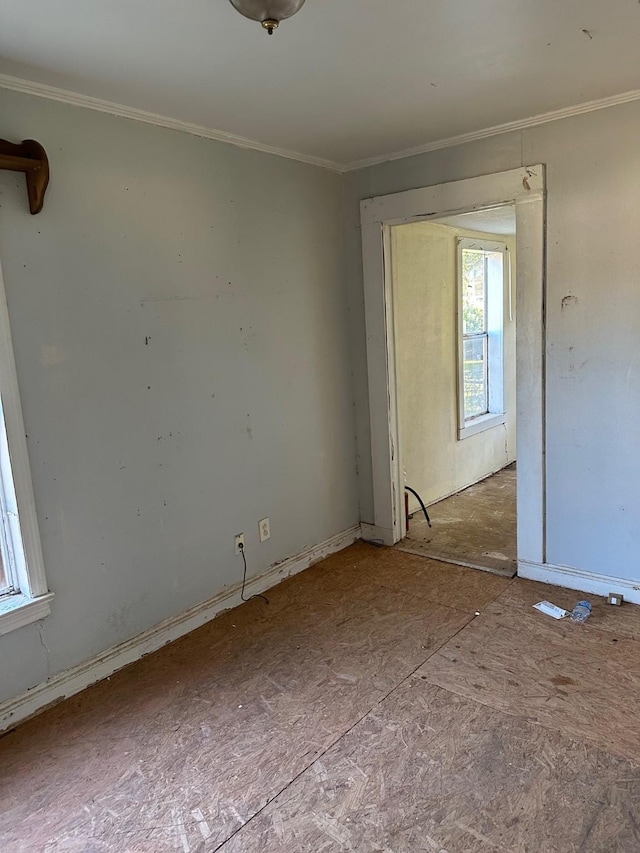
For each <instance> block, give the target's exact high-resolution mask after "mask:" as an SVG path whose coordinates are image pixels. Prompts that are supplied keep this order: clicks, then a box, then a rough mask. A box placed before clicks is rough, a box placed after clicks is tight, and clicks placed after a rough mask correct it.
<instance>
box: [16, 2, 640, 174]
mask: <svg viewBox="0 0 640 853" xmlns="http://www.w3.org/2000/svg"><path fill="white" fill-rule="evenodd" d="M0 22H1V26H0V73H4V74H8V75H13V76H16V77H21V78H24V79H27V80H31V81H35V82H38V83H45V84H49V85H52V86H57V87H61V88H64V89H68V90H71V91H74V92H78V93H82V94H86V95H91V96H94V97H98V98H103V99H106V100H109V101H114V102H117V103H120V104H124V105H127V106H130V107H136V108H139V109H144V110H148V111H151V112H155V113H159V114H162V115H165V116H170V117H172V118H176V119H181V120H183V121H186V122H191V123H195V124H199V125H204V126H206V127H209V128H215V129H218V130H222V131H226V132H228V133H233V134H238V135H241V136H244V137H248V138H249V139H252V140H256V141H258V142H260V143H263V144H266V145H272V146H278V147H281V148H285V149H288V150H291V151H295V152H299V153H302V154H305V155H308V156H314V157H319V158H324V159H327V160H331V161H334V162H336V163H340V164H348V163H352V162H353V161H359V160H362V159H366V158H370V157H379V156H383V155H387V154H393V153H395V152H398V151H401V150H404V149H408V148H411V147H414V146H420V145H423V144H425V143H429V142H432V141H435V140H439V139H443V138H447V137H451V136H455V135H458V134H463V133H467V132H471V131H476V130H480V129H483V128H487V127H491V126H494V125H498V124H502V123H505V122H511V121H517V120H520V119H524V118H527V117H529V116H533V115H537V114H539V113H544V112H547V111H551V110H556V109H560V108H563V107H568V106H572V105H575V104H579V103H582V102H585V101H589V100H593V99H599V98H603V97H607V96H610V95H614V94H618V93H621V92H625V91H628V90H631V89H637V88H640V61H639V57H638V53H639V45H640V3H638V2H637V0H482V2H480V0H307V2H306V4H305V6H304V7H303V8H302V10H301V11H300V12H299V13H298V15H296V16H295V17H294V18H292V19H290V20H288V21H285V22H283V24H282V25H281V27H280V29H279V30H278V31H277V32H276V33H275V34H274V35H273V36H268V35H267V34H266V33H265V32H264V31H263V30H262V29H261V28H260V26H259V25H258V24H256V23H254V22H252V21H249V20H247V19H245V18H243V17H241V16H240V15H239V14H238V13H237V12H236V11H235V10H234V9H233V7H232V6H231V5H230V3H229V2H228V0H179V2H176V0H20V2H16V0H0ZM585 31H586V32H585Z"/></svg>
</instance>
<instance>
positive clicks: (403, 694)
mask: <svg viewBox="0 0 640 853" xmlns="http://www.w3.org/2000/svg"><path fill="white" fill-rule="evenodd" d="M575 597H576V594H575V593H571V592H568V591H563V590H558V589H557V588H548V587H545V586H543V585H541V584H535V583H532V582H528V581H522V580H519V579H515V580H509V579H506V578H503V577H498V576H492V575H482V574H481V573H479V572H477V571H474V570H472V569H467V568H462V567H460V566H447V565H445V564H443V563H441V562H435V561H431V560H427V559H424V558H421V557H416V556H413V555H411V554H405V553H402V552H399V551H395V550H393V549H375V548H372V547H371V546H367V545H364V544H359V545H356V546H353V547H352V548H349V549H347V550H345V551H344V552H342V553H341V554H338V555H335V556H334V557H331V558H329V559H328V560H325V561H324V562H323V563H320V564H318V565H317V566H315V567H313V568H312V569H310V570H308V571H307V572H304V573H303V574H301V575H298V576H297V577H295V578H292V579H290V580H288V581H286V582H285V583H283V584H281V585H280V586H278V587H277V588H275V589H274V590H272V591H271V592H270V594H269V599H270V603H269V605H268V606H267V605H265V604H264V603H263V602H261V601H259V600H254V601H251V602H249V603H248V604H245V605H243V606H242V607H240V608H238V609H236V610H234V611H230V612H228V613H226V614H224V615H222V616H221V617H219V618H218V619H216V620H215V621H214V622H212V623H210V624H209V625H206V626H204V627H203V628H201V629H199V630H197V631H195V632H194V633H192V634H191V635H189V636H188V637H185V638H183V639H182V640H179V641H177V642H176V643H173V644H172V645H170V646H167V647H165V648H164V649H162V650H160V651H159V652H156V653H155V654H153V655H150V656H149V657H147V658H145V659H144V660H142V661H140V662H138V663H136V664H134V665H132V666H130V667H128V668H127V669H125V670H123V671H122V672H120V673H118V674H116V675H115V676H112V677H111V679H110V680H109V681H105V682H102V683H101V684H99V685H96V686H95V687H93V688H91V689H89V690H87V691H85V692H84V693H82V694H80V695H78V696H76V697H73V698H72V699H70V700H68V701H66V702H64V703H61V704H60V705H58V706H56V707H55V708H53V709H51V710H49V711H47V712H45V713H43V714H41V715H40V716H39V717H37V718H35V719H33V720H31V721H29V722H27V723H25V724H23V725H22V726H20V727H19V728H18V729H16V730H15V731H14V732H12V733H9V734H8V735H6V736H5V737H3V738H1V739H0V787H1V789H0V802H1V803H2V807H1V809H0V850H2V851H3V853H23V851H25V853H26V851H29V853H38V852H39V851H42V853H106V851H109V853H111V851H123V853H147V851H148V853H196V851H197V853H205V851H207V852H208V851H215V850H220V851H223V853H231V851H234V853H239V851H243V853H253V851H287V853H298V851H299V852H300V853H302V851H314V853H315V852H316V851H363V853H366V851H371V853H373V851H377V853H382V851H384V853H389V851H391V853H404V851H407V853H414V851H440V853H442V851H446V853H467V851H469V853H474V851H485V850H500V851H509V853H514V852H515V853H546V851H549V853H551V851H558V853H571V851H583V853H584V851H586V853H590V851H592V853H601V851H620V852H621V853H622V851H625V853H626V851H634V850H638V849H640V829H639V827H640V815H639V814H638V807H637V804H638V802H639V801H640V735H639V734H638V726H637V722H636V719H635V717H636V714H635V709H636V708H637V707H638V703H639V702H640V671H639V670H638V665H637V660H638V659H640V610H638V609H637V608H635V607H633V606H631V605H626V606H623V607H622V608H610V607H608V606H606V605H604V604H602V603H600V602H596V601H595V600H594V603H596V606H595V607H594V614H593V616H592V618H591V620H590V621H589V622H588V623H587V624H586V625H584V626H575V625H572V624H568V623H566V622H560V623H558V622H555V621H554V620H551V619H549V618H548V617H545V616H544V615H543V614H540V613H538V612H537V611H533V610H532V609H531V604H532V603H535V601H537V600H540V599H541V598H551V600H553V601H556V602H557V603H559V604H565V605H569V604H572V603H573V599H574V598H575ZM476 614H479V615H476ZM568 816H570V819H569V818H568Z"/></svg>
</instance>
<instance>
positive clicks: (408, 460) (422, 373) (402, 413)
mask: <svg viewBox="0 0 640 853" xmlns="http://www.w3.org/2000/svg"><path fill="white" fill-rule="evenodd" d="M389 249H390V253H391V257H390V271H391V278H392V282H391V286H392V292H393V300H394V317H395V346H396V358H395V361H396V378H397V399H398V435H399V446H398V455H399V458H400V467H401V468H402V472H403V475H404V483H405V488H406V487H410V488H408V489H407V488H406V492H405V511H406V519H407V520H406V528H407V529H406V536H405V537H404V539H402V540H401V541H400V542H399V543H398V544H397V545H396V547H397V548H398V549H401V550H405V551H409V552H412V553H417V554H422V555H424V556H428V557H431V558H435V559H439V560H446V561H447V562H450V563H457V564H460V565H465V566H470V567H472V568H478V569H484V570H486V571H490V572H494V573H496V574H501V575H505V576H508V577H513V575H514V574H515V573H516V566H517V562H516V559H517V547H516V476H517V475H516V470H515V464H516V316H515V311H514V306H515V299H516V267H517V263H516V214H515V206H514V205H513V204H508V205H502V206H498V207H494V208H491V209H489V210H480V211H470V212H465V213H459V214H456V215H452V216H446V217H442V218H437V219H430V220H419V221H416V222H409V223H403V224H400V225H393V226H390V234H389ZM424 505H426V507H428V508H429V509H428V511H427V512H424V511H423V506H424Z"/></svg>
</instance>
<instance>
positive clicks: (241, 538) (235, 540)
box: [233, 533, 244, 554]
mask: <svg viewBox="0 0 640 853" xmlns="http://www.w3.org/2000/svg"><path fill="white" fill-rule="evenodd" d="M233 543H234V546H235V552H236V554H241V553H242V551H243V549H244V533H236V535H235V536H234V538H233ZM241 543H242V548H241V547H240V544H241Z"/></svg>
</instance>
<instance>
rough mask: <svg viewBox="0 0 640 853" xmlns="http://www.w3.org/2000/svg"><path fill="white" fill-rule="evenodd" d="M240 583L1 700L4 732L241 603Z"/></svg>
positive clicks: (330, 548) (252, 588) (301, 557)
mask: <svg viewBox="0 0 640 853" xmlns="http://www.w3.org/2000/svg"><path fill="white" fill-rule="evenodd" d="M360 535H361V533H360V525H359V524H357V525H355V526H354V527H350V528H349V529H348V530H344V531H343V532H342V533H338V534H336V535H335V536H332V537H331V538H330V539H326V540H325V541H324V542H321V543H320V544H319V545H314V546H313V547H311V548H307V550H306V551H303V552H302V553H301V554H297V555H296V556H295V557H289V558H288V559H286V560H283V561H282V562H281V563H276V565H274V566H271V567H270V568H268V569H267V570H266V571H264V572H262V574H260V575H257V576H256V577H254V578H251V579H250V580H249V581H247V585H246V590H245V594H246V595H255V594H256V593H258V592H264V591H265V590H267V589H270V588H271V587H272V586H275V585H276V584H278V583H280V581H282V580H284V579H285V578H287V577H290V576H291V575H295V574H298V572H302V571H304V569H307V568H309V566H311V565H313V564H314V563H317V562H318V561H319V560H322V559H324V558H325V557H328V556H329V555H330V554H334V553H336V552H337V551H341V550H342V549H343V548H346V547H347V546H348V545H351V544H352V543H353V542H355V541H356V540H357V539H359V538H360ZM240 590H241V584H236V585H235V586H233V587H230V588H229V589H225V590H223V591H222V592H220V593H219V594H218V595H216V596H214V597H213V598H210V599H209V600H208V601H204V602H203V603H202V604H197V605H196V606H195V607H192V608H190V609H189V610H185V611H184V612H183V613H180V614H178V615H177V616H172V617H171V618H170V619H166V620H165V621H164V622H160V623H159V624H158V625H156V626H154V627H153V628H149V629H148V630H147V631H143V633H142V634H138V635H137V636H136V637H133V638H132V639H130V640H126V641H125V642H124V643H121V644H120V645H118V646H114V647H113V648H111V649H107V651H104V652H101V653H100V654H99V655H96V657H94V658H92V659H91V660H88V661H85V662H84V663H81V664H79V665H78V666H75V667H73V668H72V669H68V670H66V671H65V672H62V673H60V674H59V675H56V676H54V677H53V678H52V679H50V680H49V681H45V682H43V683H42V684H39V685H38V686H37V687H33V688H32V689H31V690H27V691H26V692H25V693H23V694H22V695H20V696H17V697H16V698H15V699H10V700H8V701H7V702H3V703H2V704H0V732H2V731H5V730H7V729H10V728H13V727H14V726H15V725H16V724H17V723H19V722H22V721H23V720H26V719H27V718H28V717H31V716H33V715H34V714H36V713H37V712H38V711H42V710H43V709H44V708H46V707H48V706H50V705H53V704H55V703H56V702H59V701H60V700H62V699H66V698H68V697H69V696H73V695H74V694H75V693H79V692H80V691H81V690H84V689H85V688H86V687H89V686H90V685H91V684H95V683H96V681H101V680H102V679H103V678H106V677H107V676H109V675H112V674H113V673H114V672H116V671H117V670H119V669H122V667H124V666H127V665H128V664H130V663H134V662H135V661H137V660H139V659H140V658H142V657H144V656H145V655H148V654H149V653H150V652H154V651H156V650H157V649H159V648H161V647H162V646H164V645H166V644H167V643H170V642H172V641H173V640H177V639H178V637H182V636H184V635H185V634H188V633H189V632H190V631H193V630H194V629H195V628H199V627H200V626H201V625H204V624H205V623H206V622H210V621H211V620H212V619H213V618H215V616H217V615H218V614H219V613H221V612H222V611H223V610H230V609H231V608H233V607H237V606H238V605H239V604H241V599H240Z"/></svg>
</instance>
